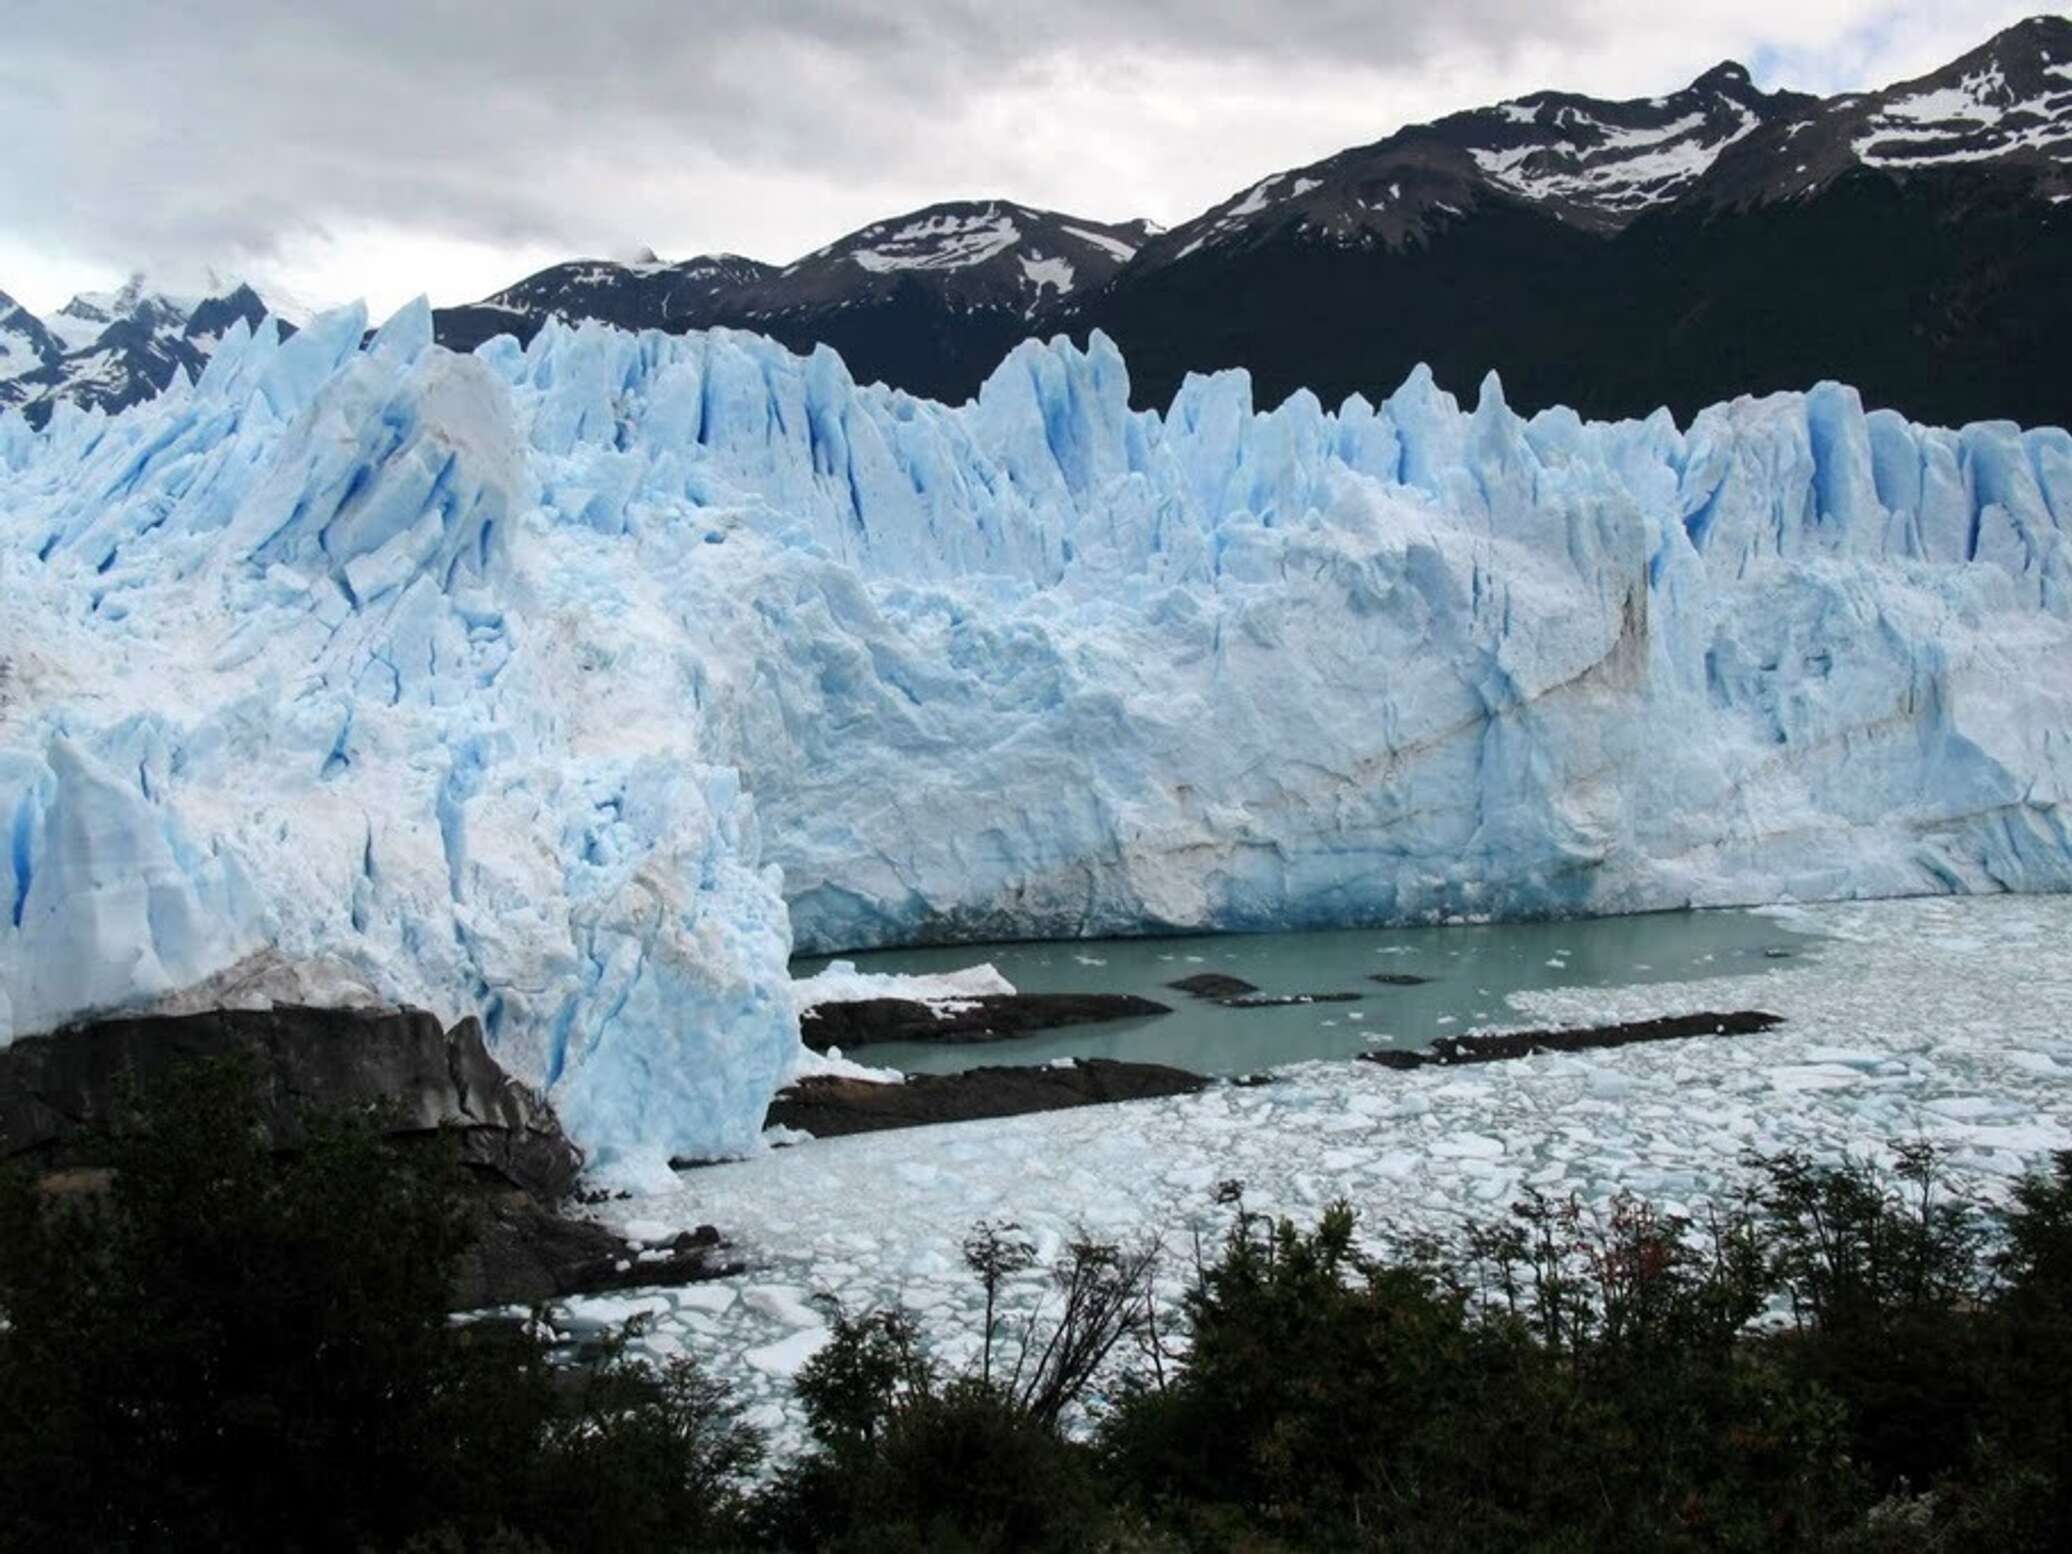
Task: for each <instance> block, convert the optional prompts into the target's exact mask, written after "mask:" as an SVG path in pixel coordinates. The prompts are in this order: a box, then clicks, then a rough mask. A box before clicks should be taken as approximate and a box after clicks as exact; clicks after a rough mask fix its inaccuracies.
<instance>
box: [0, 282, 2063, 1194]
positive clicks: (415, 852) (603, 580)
mask: <svg viewBox="0 0 2072 1554" xmlns="http://www.w3.org/2000/svg"><path fill="white" fill-rule="evenodd" d="M367 322H368V321H367V319H366V316H365V314H364V312H363V311H362V310H360V309H357V308H347V309H342V310H339V311H336V312H333V313H331V314H328V315H326V316H324V317H321V318H319V319H317V320H315V321H314V322H313V323H311V324H310V325H309V327H307V328H305V329H303V330H301V331H300V332H299V333H296V334H295V335H294V336H293V337H292V338H290V339H287V340H285V341H284V340H282V339H281V338H280V337H279V334H278V333H277V331H276V327H275V325H274V323H273V322H272V321H271V320H270V319H269V320H264V321H262V322H260V323H259V325H258V326H257V328H256V329H254V328H252V327H250V326H249V325H248V324H246V323H245V322H242V321H240V322H238V323H236V324H234V325H232V326H231V328H230V330H229V332H228V333H227V334H226V335H225V337H224V339H223V341H222V343H221V345H220V346H219V347H218V349H217V350H216V352H215V354H214V356H213V357H212V358H211V359H210V360H209V361H208V364H207V366H206V368H205V370H204V371H203V372H202V374H201V376H200V378H199V380H198V381H194V382H191V383H190V382H188V381H186V380H185V379H180V380H176V382H175V384H174V386H173V388H172V389H170V390H169V391H168V392H166V393H165V394H163V395H161V396H159V397H158V398H156V399H153V400H150V401H148V402H146V403H144V404H141V405H138V406H136V407H135V408H133V409H131V410H128V411H126V412H124V413H121V414H119V415H114V416H109V415H105V414H103V413H101V412H99V411H82V410H79V409H78V408H76V407H74V406H71V405H61V406H59V407H57V409H56V411H55V413H54V414H53V415H52V417H51V419H50V422H49V424H48V426H47V427H45V428H43V429H41V430H34V431H32V430H31V429H30V428H29V426H28V425H27V424H26V423H25V422H24V421H23V420H22V419H21V418H20V416H19V415H18V414H16V413H14V412H5V413H0V599H4V601H5V605H4V608H0V831H4V835H5V838H6V845H5V846H4V847H0V990H4V992H0V1043H4V1042H6V1041H8V1040H11V1039H12V1038H13V1037H14V1036H17V1035H25V1034H28V1033H31V1032H37V1031H43V1030H48V1029H51V1028H54V1027H56V1026H59V1025H62V1024H64V1023H65V1022H67V1021H69V1020H72V1019H75V1018H77V1017H80V1016H83V1015H85V1014H88V1013H92V1012H96V1011H103V1010H112V1009H118V1008H128V1007H136V1006H140V1005H147V1004H158V1003H163V1002H165V1001H167V1000H177V999H179V998H181V997H188V998H194V997H197V996H203V995H204V994H205V996H206V997H207V998H208V999H209V1000H210V1001H212V1002H219V1003H220V1002H224V1001H234V1000H235V999H237V998H239V997H247V996H250V997H260V996H263V997H271V998H287V999H293V998H302V999H307V1000H318V1001H322V1000H336V999H339V998H357V997H364V998H368V999H379V1000H401V1001H407V1002H411V1003H415V1004H419V1005H422V1006H424V1007H426V1008H429V1009H432V1010H434V1011H437V1012H439V1013H441V1014H442V1015H444V1016H446V1017H449V1018H454V1017H458V1016H460V1015H463V1014H474V1015H478V1016H479V1017H480V1018H481V1019H482V1021H483V1024H484V1027H485V1029H486V1030H487V1032H488V1034H489V1037H490V1040H491V1042H492V1044H493V1046H494V1047H495V1049H496V1050H497V1053H498V1055H499V1057H500V1058H501V1059H502V1060H503V1061H504V1062H505V1063H506V1064H507V1065H508V1066H509V1067H511V1068H512V1069H513V1070H514V1071H515V1072H517V1073H519V1074H521V1075H522V1076H524V1077H527V1078H529V1079H532V1080H534V1081H536V1082H538V1083H540V1084H541V1085H543V1086H545V1087H547V1089H548V1091H549V1093H550V1095H551V1096H552V1098H553V1100H554V1103H555V1106H556V1109H557V1110H558V1111H559V1112H560V1113H561V1115H562V1117H563V1119H564V1121H565V1123H566V1125H567V1127H568V1128H569V1130H570V1132H571V1134H572V1135H573V1136H574V1137H576V1138H577V1139H578V1140H579V1141H580V1142H581V1143H582V1144H584V1145H585V1147H586V1148H587V1149H588V1150H589V1152H590V1157H591V1161H592V1163H593V1166H594V1167H595V1168H596V1170H597V1171H598V1173H599V1174H600V1176H602V1177H604V1178H605V1179H616V1180H620V1181H624V1182H627V1183H630V1184H641V1183H645V1182H652V1181H655V1180H656V1179H658V1177H660V1176H664V1175H666V1170H665V1167H666V1162H667V1161H668V1160H669V1159H670V1158H672V1157H683V1156H690V1157H704V1156H713V1155H722V1154H733V1153H740V1152H743V1151H747V1150H749V1149H751V1148H753V1147H754V1146H755V1145H756V1142H757V1139H758V1137H759V1135H760V1132H761V1125H762V1118H763V1113H764V1109H765V1106H766V1104H767V1102H768V1099H769V1097H770V1094H771V1092H772V1090H773V1089H774V1087H775V1086H776V1085H777V1083H778V1082H779V1080H780V1078H781V1077H782V1076H783V1074H784V1073H785V1072H786V1070H787V1068H788V1066H789V1065H790V1064H791V1063H792V1062H793V1060H794V1057H795V1053H796V1050H797V1045H798V1038H797V1019H796V1013H795V1009H794V1002H793V993H792V989H791V982H790V978H789V975H788V971H787V961H788V958H789V957H790V955H791V954H792V953H794V952H795V951H800V950H809V949H839V948H846V947H865V946H874V945H890V944H900V943H910V942H916V941H922V940H929V939H982V938H987V937H1010V936H1013V937H1021V936H1031V935H1049V936H1068V935H1081V934H1121V933H1131V932H1138V931H1147V930H1153V929H1244V928H1256V927H1266V926H1276V927H1292V926H1323V925H1332V924H1351V923H1369V922H1374V923H1380V922H1422V921H1435V920H1443V919H1447V918H1452V917H1459V916H1491V917H1509V916H1534V915H1560V914H1585V913H1609V912H1631V911H1641V910H1649V909H1656V908H1676V907H1684V906H1689V905H1724V904H1734V903H1749V902H1773V901H1779V900H1785V899H1796V900H1802V901H1809V900H1822V899H1838V898H1853V897H1870V896H1890V895H1907V894H1921V893H1932V892H1977V891H2008V890H2013V891H2058V890H2065V889H2067V888H2072V826H2068V814H2067V809H2066V799H2067V792H2068V787H2072V668H2068V666H2072V656H2068V648H2072V557H2068V554H2067V549H2066V531H2067V527H2068V525H2072V435H2068V434H2067V432H2065V431H2063V430H2059V429H2035V430H2023V429H2021V428H2018V427H2016V426H2014V425H2012V424H2009V423H2001V422H1988V423H1981V424H1977V425H1973V426H1969V427H1965V428H1963V429H1961V430H1941V429H1935V428H1929V427H1923V426H1918V425H1915V424H1912V423H1910V422H1908V421H1907V420H1905V419H1904V418H1903V417H1901V416H1899V415H1897V414H1895V413H1893V412H1890V411H1886V410H1871V411H1868V412H1867V411H1866V410H1865V409H1864V407H1863V406H1862V404H1861V403H1860V401H1859V398H1858V396H1857V394H1856V393H1855V392H1854V391H1852V390H1851V389H1849V388H1846V387H1843V386H1839V385H1835V384H1821V385H1819V386H1817V387H1815V388H1813V389H1811V390H1810V391H1808V392H1805V393H1790V394H1775V395H1771V396H1768V397H1764V398H1759V399H1740V400H1736V401H1734V402H1732V403H1730V404H1723V405H1718V406H1714V407H1712V408H1710V409H1707V410H1705V411H1703V412H1702V413H1700V414H1699V415H1698V416H1696V417H1695V419H1694V420H1693V421H1692V422H1691V424H1689V425H1688V426H1686V427H1679V426H1678V425H1677V424H1675V423H1674V422H1673V421H1672V420H1671V418H1670V417H1669V416H1668V415H1667V414H1666V413H1658V414H1657V415H1655V416H1652V417H1650V418H1648V419H1646V420H1641V421H1630V422H1621V423H1616V424H1605V423H1590V422H1585V421H1583V420H1582V419H1580V418H1579V417H1577V416H1576V415H1574V414H1572V413H1569V412H1567V411H1563V410H1550V411H1545V412H1542V413H1540V414H1537V415H1535V416H1533V417H1531V418H1530V419H1526V418H1522V417H1520V416H1519V415H1517V414H1515V413H1513V412H1512V411H1511V410H1510V409H1509V408H1508V407H1507V405H1506V404H1505V401H1504V397H1503V393H1502V389H1501V386H1500V385H1499V384H1498V382H1497V381H1496V380H1495V379H1494V378H1493V377H1492V378H1491V379H1489V380H1487V381H1486V382H1485V383H1484V384H1483V385H1482V388H1481V391H1480V394H1479V396H1478V399H1477V401H1476V403H1475V404H1474V405H1473V406H1472V407H1471V408H1463V407H1462V406H1461V405H1460V404H1459V403H1457V402H1456V400H1455V399H1454V398H1453V397H1452V396H1450V395H1449V394H1447V393H1445V392H1443V391H1442V390H1441V389H1440V388H1439V387H1438V386H1437V385H1436V384H1435V383H1434V381H1433V380H1432V378H1431V376H1430V375H1429V374H1428V373H1425V372H1423V371H1421V370H1420V371H1419V372H1417V373H1414V374H1412V376H1411V377H1410V379H1409V380H1408V381H1407V382H1406V383H1404V384H1403V385H1402V386H1401V387H1400V388H1398V389H1396V390H1395V392H1394V393H1392V394H1390V395H1389V396H1388V397H1387V398H1386V399H1383V400H1381V401H1380V402H1378V403H1376V402H1371V401H1369V400H1367V399H1363V398H1360V397H1354V398H1351V399H1349V400H1347V401H1346V402H1345V403H1344V404H1343V405H1341V406H1339V407H1338V408H1337V409H1335V410H1327V409H1326V408H1325V407H1324V406H1323V405H1322V404H1321V403H1319V401H1318V400H1317V399H1316V398H1315V397H1314V396H1312V395H1309V394H1307V393H1298V394H1296V395H1294V396H1293V397H1292V398H1290V399H1288V400H1287V401H1286V402H1285V403H1283V404H1281V405H1279V406H1278V407H1276V408H1273V409H1269V410H1260V409H1258V408H1257V407H1255V406H1254V404H1253V402H1252V395H1251V388H1250V384H1249V382H1248V380H1247V379H1246V377H1245V376H1244V375H1243V374H1242V373H1239V372H1227V373H1222V374H1218V375H1215V376H1210V377H1194V378H1191V379H1189V380H1188V381H1187V382H1186V383H1185V385H1184V386H1183V387H1182V388H1181V389H1180V391H1179V393H1178V395H1177V397H1176V398H1175V399H1174V401H1173V402H1172V404H1171V405H1170V407H1169V408H1167V409H1166V410H1165V411H1163V412H1162V413H1159V412H1151V411H1133V410H1131V409H1130V408H1129V392H1128V379H1127V373H1126V368H1125V364H1124V362H1123V359H1122V357H1121V356H1120V354H1119V353H1118V352H1117V351H1116V349H1115V348H1114V347H1113V346H1112V345H1111V344H1110V343H1109V342H1108V341H1107V340H1106V339H1105V338H1104V337H1102V336H1100V335H1098V334H1096V335H1094V336H1093V337H1092V339H1091V341H1090V343H1089V345H1088V346H1087V347H1086V348H1085V349H1081V348H1078V347H1076V346H1074V345H1073V344H1071V343H1070V342H1069V341H1066V340H1063V339H1060V340H1058V341H1055V342H1052V343H1050V344H1042V343H1038V342H1034V341H1032V342H1029V343H1026V344H1024V345H1022V346H1021V347H1019V348H1017V349H1016V350H1015V351H1014V352H1013V353H1012V354H1011V355H1010V356H1009V357H1008V358H1007V359H1006V360H1005V361H1004V362H1003V363H1002V364H1001V365H1000V367H999V368H998V369H997V370H996V371H995V372H994V373H993V374H992V376H991V377H990V378H989V379H988V380H987V381H986V382H985V384H984V386H983V388H982V389H981V391H980V392H979V393H978V395H977V396H976V397H975V398H974V399H973V400H972V401H970V402H969V403H967V404H964V405H961V406H955V407H950V406H944V405H940V404H935V403H932V402H929V401H925V400H921V399H916V398H913V397H911V396H909V395H907V394H904V393H902V392H898V391H895V390H889V389H885V388H881V387H875V386H859V385H858V384H856V383H855V382H854V381H853V380H852V378H851V376H850V374H849V372H848V371H847V370H846V369H845V367H844V365H843V363H842V361H841V360H840V358H839V357H837V356H836V355H835V354H834V353H832V352H831V351H828V350H826V349H824V348H823V349H821V350H819V351H816V352H815V353H814V354H812V355H810V356H803V357H802V356H798V355H794V354H791V353H790V352H788V351H786V350H784V349H783V348H782V347H780V346H778V345H775V344H773V343H771V342H769V341H767V340H765V339H762V338H760V337H757V336H753V335H748V334H741V333H734V332H731V331H725V330H714V331H710V332H706V333H695V334H690V335H684V336H669V335H663V334H659V333H642V334H632V333H627V332H623V331H619V330H615V329H612V328H609V327H606V326H603V325H599V324H585V325H582V326H580V327H570V326H567V325H565V324H561V323H557V322H549V323H547V324H546V325H545V326H544V327H543V328H542V329H541V330H540V332H539V333H538V335H537V336H536V337H535V338H534V339H533V340H532V341H531V342H530V344H528V345H525V346H523V347H521V346H520V345H519V344H518V343H517V342H516V341H515V340H514V339H511V338H510V337H500V338H498V339H494V340H491V341H489V342H488V343H487V344H485V345H483V346H482V347H481V348H480V349H479V350H477V351H475V352H474V353H473V354H470V355H462V354H456V353H454V352H451V351H448V350H446V349H444V348H441V347H438V346H436V345H434V344H433V343H432V317H431V313H430V311H429V309H428V308H426V307H425V306H424V305H423V304H413V305H412V306H410V307H408V308H406V309H404V310H403V311H402V312H401V313H399V314H398V315H397V316H396V317H394V318H392V319H390V320H389V321H388V322H387V323H386V324H385V325H383V326H382V327H381V328H380V329H379V330H377V331H375V332H374V333H373V334H372V335H371V336H370V335H369V334H368V333H367Z"/></svg>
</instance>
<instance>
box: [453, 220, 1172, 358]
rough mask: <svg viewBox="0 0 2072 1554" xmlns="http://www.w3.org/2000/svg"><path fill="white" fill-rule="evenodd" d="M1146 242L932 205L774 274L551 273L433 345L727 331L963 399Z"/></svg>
mask: <svg viewBox="0 0 2072 1554" xmlns="http://www.w3.org/2000/svg"><path fill="white" fill-rule="evenodd" d="M1155 231H1156V229H1155V228H1154V227H1152V226H1151V225H1150V224H1149V223H1145V222H1129V223H1125V224H1122V225H1111V224H1106V223H1102V222H1097V221H1089V220H1086V219H1083V218H1081V217H1077V216H1068V215H1061V214H1059V213H1058V212H1056V211H1044V210H1036V209H1033V208H1032V207H1029V206H1026V205H1016V204H1013V203H1010V202H1007V201H1002V200H987V201H966V202H957V203H951V204H945V205H932V206H929V207H928V208H927V209H925V210H918V211H913V212H910V213H909V214H907V215H904V216H897V217H894V218H892V219H891V220H888V221H880V222H874V223H873V224H871V225H870V226H867V227H864V228H863V229H861V230H860V231H857V232H852V233H850V234H849V235H848V236H847V237H844V238H841V239H839V240H838V241H836V242H834V243H830V244H829V245H828V246H827V247H825V248H822V249H819V250H817V251H816V252H814V253H811V254H808V255H806V256H805V257H804V258H803V259H800V260H798V261H796V262H795V263H792V264H789V265H785V266H783V267H782V268H779V267H777V266H775V265H768V264H762V263H759V262H758V261H756V260H753V259H744V258H741V257H739V256H738V255H733V254H720V255H709V256H705V257H701V258H697V259H691V260H687V261H685V262H684V263H682V264H675V265H670V264H663V263H661V262H659V261H649V262H634V263H617V262H610V261H604V260H582V261H578V262H575V263H571V264H563V265H556V266H554V267H552V268H551V269H547V270H542V271H541V272H539V273H538V274H536V275H532V276H529V277H527V278H526V279H525V280H523V281H520V282H519V283H518V284H517V285H515V286H512V287H509V288H507V289H506V290H504V291H500V292H497V293H496V294H495V295H493V296H490V297H487V298H485V299H484V300H483V301H481V302H479V303H476V304H474V305H472V306H469V307H462V308H448V309H443V310H441V311H440V312H439V314H438V315H437V317H438V331H439V340H440V343H441V344H444V345H449V346H453V347H456V348H461V349H466V348H469V347H472V346H474V345H478V344H480V343H481V342H482V341H483V340H486V339H488V338H490V337H491V336H493V335H496V334H505V333H508V334H515V335H516V336H518V338H520V339H521V340H524V339H530V338H531V336H532V333H533V331H535V330H536V329H538V328H539V326H540V325H541V324H542V323H544V322H545V321H546V320H547V319H549V318H560V319H564V320H574V319H584V318H595V319H599V320H601V321H603V322H606V323H612V324H618V325H621V326H623V327H626V328H633V329H638V328H649V329H667V330H671V331H677V332H680V331H682V330H686V329H705V328H712V327H715V326H730V327H734V328H743V329H754V330H756V331H758V332H759V333H762V334H767V335H769V336H771V337H772V338H773V339H777V340H781V341H783V342H784V343H786V344H788V345H791V346H793V347H795V348H798V349H807V348H810V347H811V346H813V345H815V344H827V345H832V346H834V347H835V348H836V349H837V350H839V351H841V352H842V354H843V356H844V358H845V359H846V360H847V361H848V362H849V364H850V366H851V368H852V370H854V371H855V372H856V373H858V375H860V376H862V377H865V378H876V379H882V380H884V381H886V382H889V383H893V384H896V385H898V386H899V387H902V388H907V389H910V390H912V391H913V392H915V393H922V394H941V395H949V396H953V397H961V394H962V393H964V392H968V391H969V389H970V387H971V386H972V385H973V384H975V383H976V382H977V381H978V379H979V378H980V377H982V376H983V375H984V374H985V373H986V372H987V371H988V370H989V369H990V368H991V367H992V366H993V365H994V364H995V363H996V362H998V361H999V359H1000V358H1001V356H1003V355H1004V354H1005V353H1006V352H1007V351H1008V350H1009V349H1010V348H1011V347H1012V346H1013V345H1014V343H1015V342H1016V341H1018V340H1020V339H1022V338H1024V337H1025V336H1026V335H1027V334H1029V333H1030V331H1031V329H1032V328H1033V327H1034V325H1035V322H1036V320H1038V319H1039V318H1041V317H1044V316H1046V315H1047V314H1049V313H1051V312H1053V311H1055V309H1056V308H1057V307H1058V305H1059V304H1061V303H1062V302H1064V301H1065V300H1067V299H1068V298H1071V297H1074V296H1077V295H1079V294H1080V293H1082V292H1084V291H1086V290H1088V289H1090V288H1093V287H1097V286H1099V285H1101V284H1102V283H1103V282H1105V281H1107V280H1108V279H1109V278H1110V277H1111V276H1113V275H1114V274H1115V273H1116V272H1117V271H1118V270H1120V269H1121V268H1122V266H1123V265H1124V264H1126V263H1127V262H1128V261H1129V260H1130V259H1131V258H1132V257H1133V256H1134V255H1135V254H1136V252H1137V250H1138V249H1139V248H1140V247H1141V246H1142V245H1143V244H1144V243H1145V241H1146V240H1147V239H1148V238H1149V237H1150V236H1151V235H1152V234H1153V232H1155Z"/></svg>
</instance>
